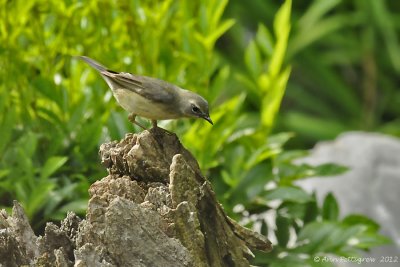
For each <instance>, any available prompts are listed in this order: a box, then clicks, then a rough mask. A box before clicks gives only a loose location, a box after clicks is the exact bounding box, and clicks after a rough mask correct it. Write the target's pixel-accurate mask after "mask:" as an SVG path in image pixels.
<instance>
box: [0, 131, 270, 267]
mask: <svg viewBox="0 0 400 267" xmlns="http://www.w3.org/2000/svg"><path fill="white" fill-rule="evenodd" d="M100 156H101V160H102V163H103V164H104V165H105V166H106V167H107V170H108V172H109V175H108V176H107V177H105V178H103V179H102V180H100V181H97V182H96V183H94V184H93V185H92V186H91V187H90V189H89V194H90V200H89V205H88V210H87V215H86V219H85V220H82V221H80V220H79V218H77V217H76V216H75V215H73V214H72V213H70V214H68V216H67V218H66V219H65V220H64V221H63V222H62V225H61V227H57V226H56V225H54V224H51V223H50V224H48V225H47V227H46V230H45V235H44V237H40V238H39V239H38V240H37V241H36V239H37V238H36V236H35V235H34V234H33V232H32V230H31V229H30V227H29V224H27V220H26V217H25V218H24V217H23V216H22V215H23V213H22V215H21V214H20V213H21V212H20V209H18V208H16V209H18V212H15V213H13V217H7V215H6V214H5V213H4V212H3V213H2V214H1V215H2V217H3V219H2V218H0V226H1V229H3V230H4V233H9V234H7V235H4V233H3V232H0V242H2V243H4V244H5V246H4V247H5V248H6V250H4V251H2V248H1V247H0V256H1V255H4V254H1V253H7V251H13V258H12V259H10V261H9V262H10V264H9V265H5V266H17V265H21V264H36V265H40V266H63V267H64V266H138V267H140V266H143V267H144V266H163V267H168V266H171V267H176V266H178V267H179V266H182V267H186V266H187V267H189V266H190V267H192V266H195V267H197V266H199V267H201V266H204V267H207V266H213V267H214V266H216V267H218V266H240V267H241V266H249V262H248V258H249V257H251V256H252V253H251V251H250V249H259V250H263V251H269V250H271V243H270V242H269V241H268V240H267V239H266V238H265V237H263V236H261V235H259V234H257V233H254V232H253V231H250V230H248V229H246V228H243V227H242V226H240V225H238V224H237V223H236V222H234V221H233V220H231V219H230V218H229V217H227V216H226V214H225V212H224V210H223V209H222V207H221V205H220V204H219V203H218V202H217V199H216V196H215V194H214V192H213V190H212V188H211V185H210V183H209V182H208V181H207V179H206V178H205V177H203V176H202V174H201V172H200V168H199V166H198V164H197V161H196V160H195V159H194V158H193V156H192V155H191V154H190V153H189V152H188V151H187V150H186V149H185V148H184V147H183V146H182V145H181V144H180V142H179V140H178V138H177V137H176V135H175V134H172V133H169V132H167V131H165V130H163V129H160V128H155V129H152V130H150V131H144V132H142V133H140V134H127V135H126V137H125V138H124V139H123V140H121V141H120V142H111V143H107V144H104V145H102V146H101V148H100ZM16 206H17V207H18V205H17V204H16ZM15 216H17V217H15ZM15 220H17V221H21V223H20V225H21V226H18V227H15V226H12V225H10V223H9V221H11V222H14V221H15ZM26 227H29V228H28V229H26ZM16 229H17V230H18V231H16ZM3 230H2V231H3ZM2 233H3V235H1V234H2ZM18 233H23V235H18ZM3 236H4V238H3V239H1V238H2V237H3ZM25 236H27V237H30V238H31V239H30V240H33V241H29V242H27V241H26V240H24V237H25ZM17 260H18V261H17ZM0 261H1V259H0ZM1 263H3V262H1ZM7 263H8V262H7ZM11 263H13V264H14V265H12V264H11ZM3 264H5V263H3ZM49 264H52V265H49Z"/></svg>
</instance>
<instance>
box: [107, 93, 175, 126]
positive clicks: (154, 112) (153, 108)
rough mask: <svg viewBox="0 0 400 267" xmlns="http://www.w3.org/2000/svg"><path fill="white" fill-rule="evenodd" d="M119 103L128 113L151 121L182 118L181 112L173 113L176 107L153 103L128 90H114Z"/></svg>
mask: <svg viewBox="0 0 400 267" xmlns="http://www.w3.org/2000/svg"><path fill="white" fill-rule="evenodd" d="M112 91H113V94H114V97H115V98H116V99H117V101H118V103H119V104H120V105H121V107H122V108H123V109H125V110H126V111H128V112H130V113H133V114H135V115H138V116H140V117H143V118H147V119H151V120H170V119H177V118H179V117H182V114H180V112H171V111H173V109H174V107H168V106H167V105H165V104H163V103H158V102H153V101H151V100H149V99H147V98H145V97H142V96H141V95H139V94H136V93H134V92H132V91H129V90H126V89H114V90H112Z"/></svg>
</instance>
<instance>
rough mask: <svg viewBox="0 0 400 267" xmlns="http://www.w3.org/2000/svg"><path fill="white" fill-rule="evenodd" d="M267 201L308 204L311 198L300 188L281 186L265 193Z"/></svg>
mask: <svg viewBox="0 0 400 267" xmlns="http://www.w3.org/2000/svg"><path fill="white" fill-rule="evenodd" d="M265 198H266V199H267V200H276V199H279V200H282V201H292V202H298V203H306V202H309V201H311V200H312V199H311V197H310V196H309V195H308V194H307V193H306V192H305V191H304V190H302V189H300V188H298V187H289V186H281V187H278V188H276V189H272V190H270V191H267V192H266V193H265Z"/></svg>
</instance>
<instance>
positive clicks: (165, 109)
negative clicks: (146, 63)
mask: <svg viewBox="0 0 400 267" xmlns="http://www.w3.org/2000/svg"><path fill="white" fill-rule="evenodd" d="M78 58H80V59H82V60H84V61H85V62H86V63H88V64H89V65H90V66H91V67H93V68H94V69H95V70H97V71H98V72H99V73H100V75H101V77H102V78H103V79H104V80H105V82H106V83H107V84H108V86H109V87H110V88H111V90H112V92H113V95H114V97H115V99H116V100H117V102H118V103H119V105H120V106H121V107H122V108H123V109H125V110H126V111H128V112H129V116H128V119H129V121H130V122H132V123H134V124H136V125H138V126H139V127H141V128H142V129H146V127H144V126H143V125H142V124H140V123H139V122H137V121H136V116H140V117H143V118H147V119H150V120H151V123H152V126H153V128H157V127H158V126H157V121H158V120H170V119H179V118H201V119H204V120H206V121H208V122H209V123H210V124H211V125H213V124H214V123H213V121H212V120H211V118H210V114H209V108H208V102H207V100H206V99H204V98H203V97H202V96H200V95H198V94H196V93H194V92H191V91H189V90H186V89H182V88H180V87H178V86H176V85H174V84H172V83H169V82H166V81H163V80H160V79H157V78H152V77H147V76H141V75H136V74H132V73H128V72H116V71H112V70H109V69H108V68H106V67H104V66H103V65H101V64H100V63H98V62H96V61H95V60H93V59H91V58H89V57H86V56H78Z"/></svg>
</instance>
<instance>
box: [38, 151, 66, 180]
mask: <svg viewBox="0 0 400 267" xmlns="http://www.w3.org/2000/svg"><path fill="white" fill-rule="evenodd" d="M67 160H68V158H67V157H56V156H55V157H51V158H49V159H48V160H47V161H46V163H45V164H44V166H43V168H42V169H41V172H40V178H41V179H47V178H49V177H50V176H51V175H52V174H53V173H55V172H56V171H57V170H58V169H59V168H61V167H62V166H63V165H64V164H65V163H66V162H67Z"/></svg>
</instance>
